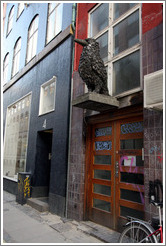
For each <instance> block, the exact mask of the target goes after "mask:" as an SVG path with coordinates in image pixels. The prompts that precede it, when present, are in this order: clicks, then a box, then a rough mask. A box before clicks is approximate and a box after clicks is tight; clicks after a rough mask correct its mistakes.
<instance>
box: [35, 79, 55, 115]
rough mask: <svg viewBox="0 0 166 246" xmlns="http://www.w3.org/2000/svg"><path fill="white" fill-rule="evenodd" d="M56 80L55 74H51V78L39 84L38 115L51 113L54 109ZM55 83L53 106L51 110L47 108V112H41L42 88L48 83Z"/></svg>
mask: <svg viewBox="0 0 166 246" xmlns="http://www.w3.org/2000/svg"><path fill="white" fill-rule="evenodd" d="M56 81H57V78H56V76H53V77H52V79H50V80H48V81H47V82H45V83H44V84H42V85H41V87H40V102H39V116H40V115H44V114H48V113H51V112H53V111H54V110H55V98H56ZM52 83H55V91H54V99H53V108H52V109H51V110H48V111H47V112H43V109H42V105H43V100H44V97H43V95H44V88H45V87H46V86H49V85H50V84H52Z"/></svg>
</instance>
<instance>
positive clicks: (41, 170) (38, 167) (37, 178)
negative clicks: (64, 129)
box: [34, 129, 53, 197]
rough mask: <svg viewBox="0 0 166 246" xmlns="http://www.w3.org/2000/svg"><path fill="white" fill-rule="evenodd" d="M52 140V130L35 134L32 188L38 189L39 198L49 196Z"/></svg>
mask: <svg viewBox="0 0 166 246" xmlns="http://www.w3.org/2000/svg"><path fill="white" fill-rule="evenodd" d="M52 138H53V130H52V129H50V130H45V131H40V132H38V134H37V145H36V163H35V173H34V186H35V187H38V193H39V194H38V196H41V197H42V196H48V194H49V185H50V171H51V155H52Z"/></svg>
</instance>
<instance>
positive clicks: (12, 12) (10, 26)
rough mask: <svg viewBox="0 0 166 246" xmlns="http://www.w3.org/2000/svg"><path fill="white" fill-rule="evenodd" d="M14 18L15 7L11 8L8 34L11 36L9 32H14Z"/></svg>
mask: <svg viewBox="0 0 166 246" xmlns="http://www.w3.org/2000/svg"><path fill="white" fill-rule="evenodd" d="M13 17H14V6H13V7H12V8H11V10H10V13H9V16H8V24H7V34H9V32H10V31H11V30H12V27H13Z"/></svg>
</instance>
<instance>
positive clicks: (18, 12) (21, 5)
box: [17, 2, 25, 19]
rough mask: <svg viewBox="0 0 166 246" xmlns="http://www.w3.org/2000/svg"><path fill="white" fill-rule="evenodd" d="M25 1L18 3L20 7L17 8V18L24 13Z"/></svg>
mask: <svg viewBox="0 0 166 246" xmlns="http://www.w3.org/2000/svg"><path fill="white" fill-rule="evenodd" d="M24 6H25V4H24V2H20V3H18V9H17V19H18V18H19V17H20V15H21V14H22V12H23V11H24Z"/></svg>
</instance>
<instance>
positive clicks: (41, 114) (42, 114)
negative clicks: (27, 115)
mask: <svg viewBox="0 0 166 246" xmlns="http://www.w3.org/2000/svg"><path fill="white" fill-rule="evenodd" d="M54 111H55V109H52V110H50V111H47V112H45V113H40V114H39V115H38V116H39V117H40V116H44V115H46V114H49V113H52V112H54Z"/></svg>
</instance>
